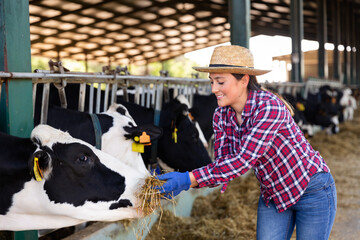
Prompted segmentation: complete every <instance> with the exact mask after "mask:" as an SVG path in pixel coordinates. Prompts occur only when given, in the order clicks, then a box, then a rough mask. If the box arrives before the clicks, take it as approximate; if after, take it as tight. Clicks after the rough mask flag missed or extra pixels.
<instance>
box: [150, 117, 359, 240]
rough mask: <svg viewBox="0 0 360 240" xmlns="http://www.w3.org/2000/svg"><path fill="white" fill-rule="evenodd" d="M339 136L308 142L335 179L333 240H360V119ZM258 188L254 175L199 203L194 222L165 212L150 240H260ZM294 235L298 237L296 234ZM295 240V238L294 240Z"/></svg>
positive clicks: (322, 134) (346, 125) (344, 127)
mask: <svg viewBox="0 0 360 240" xmlns="http://www.w3.org/2000/svg"><path fill="white" fill-rule="evenodd" d="M340 129H341V130H340V133H339V134H336V135H327V134H326V133H325V132H319V133H317V134H316V135H315V136H314V137H313V138H312V139H310V142H311V144H312V146H313V147H314V149H316V150H318V151H319V152H320V153H321V155H322V156H323V157H324V158H325V161H326V162H327V164H328V165H329V167H330V169H331V172H332V174H333V176H334V179H335V182H336V187H337V193H338V210H337V214H336V218H335V223H334V227H333V230H332V232H331V235H330V239H336V240H338V239H339V240H340V239H359V235H360V147H359V146H360V113H359V111H357V112H356V113H355V119H354V120H353V121H352V122H345V123H342V124H341V125H340ZM258 197H259V185H258V182H257V180H256V178H255V176H254V174H253V173H251V174H249V176H248V177H247V178H238V179H235V180H234V181H232V182H230V184H229V186H228V188H227V190H226V192H225V193H224V194H220V193H219V191H215V192H213V193H212V194H210V195H209V196H207V197H199V198H197V199H196V200H195V203H194V206H193V210H192V214H191V217H189V218H184V217H176V216H174V214H173V213H172V212H169V211H165V212H164V214H163V217H162V219H161V222H160V223H159V222H158V223H156V224H154V227H153V229H152V230H151V232H150V233H149V234H148V236H147V237H146V240H159V239H164V240H165V239H168V240H176V239H179V240H180V239H186V240H192V239H194V240H195V239H196V240H202V239H204V240H205V239H206V240H212V239H214V240H215V239H216V240H221V239H224V240H225V239H226V240H229V239H246V240H248V239H256V209H257V202H258ZM294 235H295V234H294ZM292 239H295V236H293V237H292Z"/></svg>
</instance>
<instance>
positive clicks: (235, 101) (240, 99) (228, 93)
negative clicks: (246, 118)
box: [209, 73, 249, 112]
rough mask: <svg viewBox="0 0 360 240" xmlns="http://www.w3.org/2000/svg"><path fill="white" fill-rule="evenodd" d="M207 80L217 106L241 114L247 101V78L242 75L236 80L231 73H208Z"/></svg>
mask: <svg viewBox="0 0 360 240" xmlns="http://www.w3.org/2000/svg"><path fill="white" fill-rule="evenodd" d="M209 78H210V83H211V90H212V93H214V94H215V96H216V99H217V102H218V105H219V106H220V107H225V106H231V107H232V108H233V109H234V110H235V111H238V112H241V111H242V109H243V108H244V106H245V102H246V99H247V85H248V82H249V76H248V75H244V77H243V78H242V79H241V80H238V79H236V78H235V77H234V76H233V75H232V74H231V73H210V74H209Z"/></svg>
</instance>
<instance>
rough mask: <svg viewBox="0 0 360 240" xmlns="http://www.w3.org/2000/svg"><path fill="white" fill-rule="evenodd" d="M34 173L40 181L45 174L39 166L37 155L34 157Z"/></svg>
mask: <svg viewBox="0 0 360 240" xmlns="http://www.w3.org/2000/svg"><path fill="white" fill-rule="evenodd" d="M34 174H35V179H36V181H38V182H40V181H41V180H42V178H43V174H42V171H41V169H40V166H39V159H38V158H37V157H35V158H34Z"/></svg>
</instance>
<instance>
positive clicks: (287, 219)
mask: <svg viewBox="0 0 360 240" xmlns="http://www.w3.org/2000/svg"><path fill="white" fill-rule="evenodd" d="M336 204H337V197H336V188H335V182H334V179H333V177H332V176H331V174H330V173H325V172H321V173H317V174H315V175H313V176H312V177H311V178H310V182H309V185H308V187H307V189H306V191H305V193H304V194H303V195H302V196H301V198H300V200H299V201H298V202H297V203H296V204H295V205H293V206H291V207H290V208H288V209H287V210H286V211H284V212H282V213H278V212H277V210H276V207H275V204H274V202H273V201H271V202H270V203H269V206H268V207H267V206H266V205H265V202H264V200H263V199H262V197H261V196H260V199H259V205H258V213H257V229H256V239H258V240H267V239H269V240H278V239H279V240H280V239H281V240H285V239H290V238H291V235H292V233H293V231H294V227H295V226H296V239H301V240H312V239H316V240H322V239H324V240H325V239H328V238H329V235H330V231H331V228H332V226H333V223H334V220H335V214H336Z"/></svg>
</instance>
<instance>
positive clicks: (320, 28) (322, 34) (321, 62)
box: [317, 0, 329, 79]
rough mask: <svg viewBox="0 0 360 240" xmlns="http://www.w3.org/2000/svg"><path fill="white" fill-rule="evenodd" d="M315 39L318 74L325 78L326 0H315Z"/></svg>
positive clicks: (326, 63)
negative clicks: (317, 44)
mask: <svg viewBox="0 0 360 240" xmlns="http://www.w3.org/2000/svg"><path fill="white" fill-rule="evenodd" d="M317 22H318V24H317V40H318V42H319V50H318V74H319V77H320V78H325V79H327V78H328V77H329V74H328V72H329V71H328V60H327V54H326V50H325V43H326V42H327V5H326V0H317Z"/></svg>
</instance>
